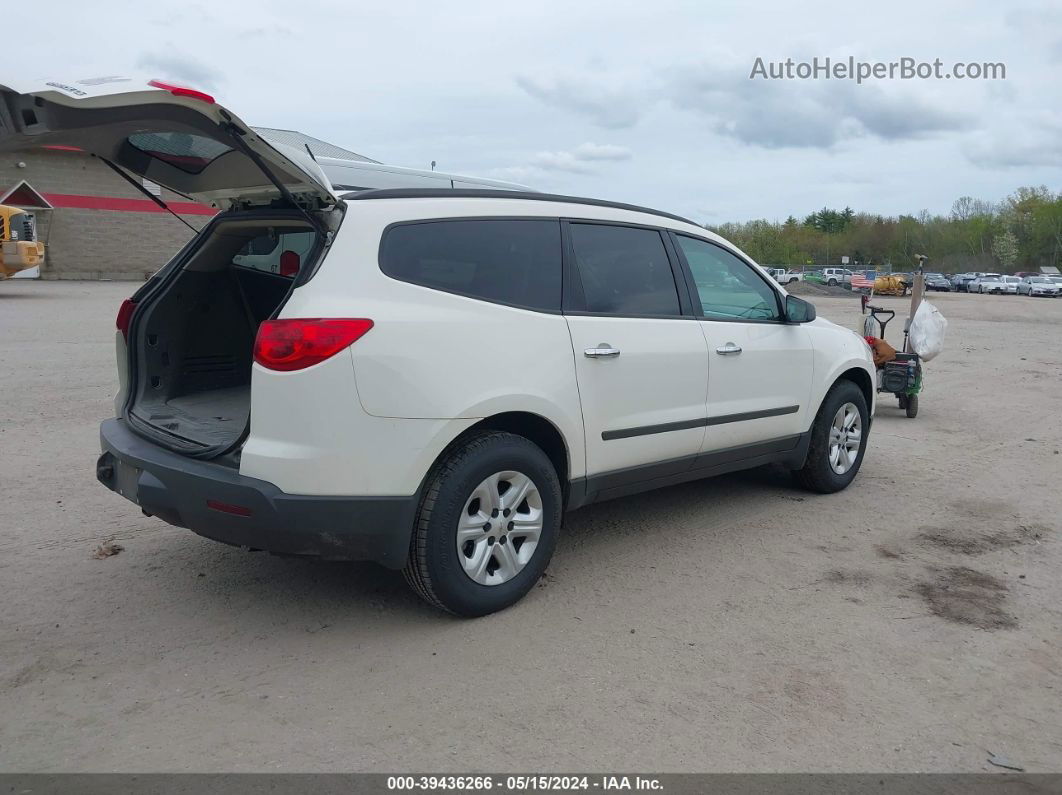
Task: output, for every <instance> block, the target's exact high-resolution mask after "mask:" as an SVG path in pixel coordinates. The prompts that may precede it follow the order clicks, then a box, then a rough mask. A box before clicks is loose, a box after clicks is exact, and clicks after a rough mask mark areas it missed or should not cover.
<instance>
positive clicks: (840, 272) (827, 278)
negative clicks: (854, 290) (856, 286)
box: [822, 268, 852, 287]
mask: <svg viewBox="0 0 1062 795" xmlns="http://www.w3.org/2000/svg"><path fill="white" fill-rule="evenodd" d="M822 280H823V281H824V282H826V284H828V285H830V287H836V286H837V285H839V284H851V283H852V272H851V271H850V270H848V269H847V268H823V269H822Z"/></svg>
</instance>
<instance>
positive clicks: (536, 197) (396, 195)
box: [340, 188, 704, 229]
mask: <svg viewBox="0 0 1062 795" xmlns="http://www.w3.org/2000/svg"><path fill="white" fill-rule="evenodd" d="M340 198H341V199H344V200H346V201H354V200H361V199H448V198H449V199H529V200H531V201H539V202H564V203H566V204H588V205H590V206H591V207H610V208H612V209H613V210H630V211H631V212H635V213H648V214H649V215H658V216H660V217H661V218H670V219H671V220H672V221H680V222H682V223H684V224H690V225H691V226H696V227H700V228H701V229H703V228H704V227H703V226H701V225H700V224H698V223H695V222H694V221H691V220H690V219H689V218H683V217H682V216H681V215H673V214H672V213H665V212H663V211H662V210H652V209H650V208H648V207H639V206H638V205H636V204H623V203H622V202H610V201H605V200H604V199H585V198H582V197H579V196H562V195H559V194H556V193H538V192H536V191H524V190H491V189H487V188H482V189H480V188H383V189H380V190H362V191H357V192H356V193H345V194H343V195H342V196H341V197H340Z"/></svg>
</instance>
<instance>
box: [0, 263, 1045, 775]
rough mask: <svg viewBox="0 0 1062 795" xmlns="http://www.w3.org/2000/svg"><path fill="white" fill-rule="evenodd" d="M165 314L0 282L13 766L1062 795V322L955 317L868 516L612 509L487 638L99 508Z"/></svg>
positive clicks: (574, 539) (874, 480)
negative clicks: (100, 445)
mask: <svg viewBox="0 0 1062 795" xmlns="http://www.w3.org/2000/svg"><path fill="white" fill-rule="evenodd" d="M132 289H133V287H132V286H131V285H129V284H119V283H60V282H50V283H49V282H41V283H34V282H22V281H19V282H4V283H0V372H2V373H3V381H2V384H3V396H2V397H3V399H2V401H0V453H2V455H0V485H2V488H3V499H2V501H0V716H2V718H0V769H2V770H5V771H74V770H77V771H112V770H113V771H154V770H166V771H171V770H174V771H176V770H180V771H247V770H268V771H278V770H284V771H340V770H352V771H367V770H372V771H395V770H399V771H405V770H418V771H427V770H434V771H450V772H471V771H473V770H492V771H501V770H514V771H519V772H526V771H541V770H582V769H592V770H608V771H617V770H618V771H646V770H653V771H779V770H804V771H979V770H995V768H992V767H991V766H989V765H988V764H987V763H986V761H985V759H986V757H987V756H988V752H994V753H997V754H1003V755H1006V756H1007V757H1009V758H1010V759H1012V760H1016V761H1019V762H1021V763H1022V764H1024V766H1025V767H1026V769H1027V770H1030V771H1045V770H1054V771H1059V770H1062V764H1060V760H1062V712H1060V710H1059V704H1060V703H1062V677H1060V670H1062V662H1060V661H1062V649H1060V646H1062V578H1060V577H1059V571H1060V570H1062V545H1060V543H1059V539H1060V535H1059V529H1060V527H1059V525H1060V522H1059V516H1060V515H1062V490H1060V489H1059V485H1060V476H1062V457H1060V455H1059V451H1060V449H1062V390H1060V388H1059V387H1060V384H1062V346H1060V344H1059V331H1060V329H1062V300H1054V301H1053V300H1049V299H1042V300H1033V299H1028V298H1023V297H996V296H966V295H941V296H936V295H934V296H932V300H933V301H935V302H936V303H937V305H938V306H939V307H940V308H941V310H942V311H943V312H944V314H945V315H946V316H947V318H948V320H949V323H950V326H949V330H948V334H949V337H948V344H947V349H946V351H945V353H944V354H943V355H942V356H941V358H939V359H938V360H936V361H934V362H933V363H932V364H930V365H928V367H927V376H926V384H925V392H924V394H923V399H922V407H921V414H920V416H919V417H918V419H916V420H908V419H906V418H905V417H904V416H903V415H902V412H900V411H899V410H898V409H897V407H896V405H895V401H894V400H893V399H892V398H889V399H887V400H884V399H883V400H882V403H881V404H880V405H879V406H878V411H877V417H876V420H875V422H874V428H873V432H872V434H871V445H870V448H869V451H868V453H867V456H866V460H865V462H864V464H863V469H862V472H861V474H860V475H859V477H858V478H857V479H856V481H855V483H854V484H853V486H852V487H851V488H850V489H848V490H847V491H846V492H843V493H841V494H837V495H833V496H812V495H808V494H805V493H802V492H800V491H798V490H796V489H795V488H794V487H792V486H791V485H790V484H789V482H788V480H787V479H786V478H785V477H784V476H782V475H780V474H779V473H776V472H773V471H767V472H765V471H758V472H754V473H749V474H744V475H738V476H731V477H725V478H721V479H717V480H713V481H705V482H701V483H693V484H687V485H683V486H678V487H674V488H669V489H666V490H663V491H659V492H656V493H651V494H648V495H644V496H638V497H632V498H628V499H623V500H619V501H615V502H611V503H606V504H603V505H600V506H595V507H591V508H588V509H584V510H582V511H579V512H577V513H575V514H571V515H569V517H568V518H567V522H566V526H565V531H564V534H563V536H562V540H561V541H560V544H559V546H558V549H557V554H556V557H555V559H554V562H553V564H552V565H551V567H550V570H549V573H548V576H547V578H546V579H545V580H544V581H543V582H542V583H541V584H540V586H539V587H538V588H537V589H536V590H534V591H533V592H532V593H531V594H530V596H529V597H528V598H527V599H526V600H525V601H524V602H523V603H521V604H520V605H518V606H517V607H515V608H513V609H510V610H508V611H506V612H504V613H501V614H498V615H495V616H492V617H489V618H485V619H480V620H476V621H462V620H457V619H452V618H449V617H446V616H444V615H441V614H439V613H437V612H435V611H433V610H431V609H429V608H427V607H424V606H422V605H421V604H420V603H419V602H418V601H417V600H416V599H415V598H414V597H413V596H412V595H411V594H409V593H408V592H407V591H406V589H405V587H404V585H403V583H402V582H401V579H400V577H399V576H398V575H396V574H393V573H390V572H387V571H384V570H382V569H377V568H374V567H372V566H369V565H355V564H352V565H340V564H320V563H314V562H310V561H299V560H287V559H280V558H274V557H270V556H268V555H265V554H249V553H245V552H241V551H240V550H237V549H231V548H228V547H225V546H222V545H219V544H216V543H213V542H211V541H207V540H205V539H202V538H200V537H198V536H196V535H194V534H193V533H191V532H189V531H186V530H179V529H176V528H172V527H170V526H168V525H165V524H163V523H162V522H160V521H158V520H155V519H149V518H146V517H144V516H142V515H141V514H140V512H139V511H138V510H137V509H136V508H135V507H134V506H133V505H132V504H130V503H128V502H125V501H124V500H122V499H120V498H119V497H117V496H116V495H114V494H112V493H110V492H108V491H106V490H105V489H104V488H103V487H101V486H100V485H99V484H97V483H96V481H95V478H94V469H93V464H94V461H95V458H96V454H97V439H96V433H97V430H96V429H97V424H98V422H99V421H100V420H101V419H103V418H105V417H107V416H110V411H111V406H110V399H111V395H112V393H113V391H114V388H115V381H116V378H115V373H114V362H113V358H114V353H113V347H112V346H113V321H114V314H115V311H116V309H117V307H118V304H119V302H120V300H121V299H122V298H123V297H125V296H126V295H128V294H129V293H130V292H131V290H132ZM812 300H813V301H814V302H815V303H816V304H817V306H818V308H819V312H820V314H822V315H825V316H827V317H830V318H831V319H833V320H836V321H837V322H840V323H843V324H845V325H847V326H850V327H852V328H859V327H860V324H861V318H860V316H859V309H858V304H857V302H856V300H855V298H853V297H844V298H833V297H829V298H825V297H824V298H813V299H812ZM881 300H882V301H888V302H890V303H893V304H895V305H896V307H897V309H899V310H900V312H901V317H902V315H903V314H906V312H905V307H906V304H907V302H906V300H901V299H888V298H883V299H881ZM893 326H894V328H893V330H892V333H891V334H890V339H891V340H892V341H894V342H898V338H899V334H900V332H901V330H902V319H898V320H897V321H895V322H894V323H893ZM111 538H113V539H114V540H115V542H116V543H118V544H120V545H121V546H122V547H124V550H123V551H122V552H121V553H120V554H118V555H115V556H113V557H107V558H105V559H95V558H94V557H93V551H94V550H95V549H96V548H97V546H98V545H99V544H100V543H101V542H104V541H105V540H107V539H111Z"/></svg>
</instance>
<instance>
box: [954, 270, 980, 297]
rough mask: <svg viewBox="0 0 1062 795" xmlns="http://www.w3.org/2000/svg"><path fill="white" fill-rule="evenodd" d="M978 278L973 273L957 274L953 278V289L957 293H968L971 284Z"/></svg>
mask: <svg viewBox="0 0 1062 795" xmlns="http://www.w3.org/2000/svg"><path fill="white" fill-rule="evenodd" d="M975 278H977V276H976V274H973V273H956V274H955V275H954V276H952V277H951V289H952V290H954V291H955V292H957V293H965V292H967V289H966V288H967V287H969V285H970V282H972V281H973V280H974V279H975Z"/></svg>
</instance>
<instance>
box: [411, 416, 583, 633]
mask: <svg viewBox="0 0 1062 795" xmlns="http://www.w3.org/2000/svg"><path fill="white" fill-rule="evenodd" d="M514 495H515V496H514ZM561 508H562V497H561V488H560V482H559V480H558V478H557V472H556V470H555V469H554V468H553V464H552V463H551V462H550V460H549V458H548V457H547V456H546V454H545V453H544V452H543V451H542V449H541V448H540V447H538V446H537V445H535V444H534V443H532V442H530V441H529V440H527V439H525V438H523V437H522V436H516V435H514V434H511V433H502V432H500V431H485V432H482V433H478V434H476V435H474V436H470V437H468V438H466V439H464V440H462V441H461V442H460V443H458V444H456V445H454V447H453V448H452V449H451V450H450V451H449V452H448V453H447V454H446V455H445V456H444V457H443V459H442V460H441V461H440V463H439V464H438V465H437V466H436V468H435V470H434V471H433V472H432V474H431V475H430V476H429V481H428V485H427V488H426V489H425V492H424V497H423V499H422V501H421V505H420V510H419V511H418V514H417V519H416V523H415V525H414V527H413V538H412V541H411V543H410V550H409V559H408V561H407V563H406V568H405V570H404V572H403V573H404V574H405V578H406V582H408V583H409V585H410V587H411V588H412V589H413V591H415V592H416V593H417V595H418V596H420V597H421V598H422V599H424V600H425V601H426V602H428V603H429V604H431V605H434V606H435V607H438V608H440V609H442V610H446V611H448V612H450V613H454V614H455V615H459V616H467V617H475V616H484V615H487V614H489V613H494V612H497V611H498V610H503V609H504V608H506V607H509V606H510V605H513V604H515V603H516V602H518V601H520V599H522V598H523V597H524V596H525V595H526V594H527V592H528V591H530V590H531V588H533V587H534V585H535V583H536V582H538V580H539V578H540V577H541V576H542V573H543V572H544V571H545V570H546V566H547V565H548V564H549V561H550V558H551V557H552V556H553V549H554V547H555V546H556V543H557V534H558V531H559V530H560V522H561Z"/></svg>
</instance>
